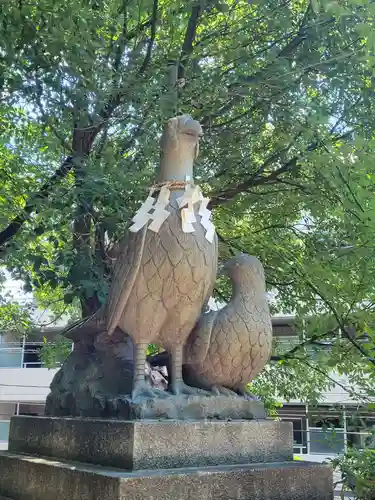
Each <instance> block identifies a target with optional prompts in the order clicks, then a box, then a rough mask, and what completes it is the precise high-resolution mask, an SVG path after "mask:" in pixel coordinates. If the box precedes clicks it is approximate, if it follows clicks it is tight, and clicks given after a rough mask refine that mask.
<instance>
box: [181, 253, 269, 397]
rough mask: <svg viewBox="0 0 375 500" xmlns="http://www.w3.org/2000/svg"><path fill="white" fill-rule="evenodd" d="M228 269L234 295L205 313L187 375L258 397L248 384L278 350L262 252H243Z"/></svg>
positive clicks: (187, 358)
mask: <svg viewBox="0 0 375 500" xmlns="http://www.w3.org/2000/svg"><path fill="white" fill-rule="evenodd" d="M222 273H223V274H226V275H227V276H228V277H229V278H230V280H231V282H232V288H233V295H232V298H231V300H230V302H229V303H228V304H227V305H226V306H225V307H223V308H222V309H220V310H219V311H210V312H208V313H203V314H202V315H201V316H200V318H199V320H198V322H197V324H196V326H195V327H194V329H193V331H192V332H191V334H190V336H189V338H188V340H187V343H186V346H185V352H184V380H185V382H186V383H188V384H189V385H192V386H195V387H199V388H201V389H206V390H211V391H214V392H216V393H217V394H226V395H233V393H237V394H240V395H243V396H245V397H249V398H250V399H252V396H251V394H250V393H248V392H247V390H246V386H247V384H248V383H249V382H250V381H251V380H253V379H254V378H255V377H256V376H257V375H258V374H259V373H260V372H261V370H262V369H263V367H264V366H265V364H266V363H267V362H268V360H269V358H270V355H271V349H272V323H271V316H270V312H269V308H268V301H267V297H266V286H265V278H264V270H263V266H262V264H261V263H260V261H259V260H258V259H257V258H256V257H253V256H250V255H247V254H241V255H238V256H235V257H233V258H231V259H230V260H228V261H227V262H226V263H225V264H224V266H223V268H222Z"/></svg>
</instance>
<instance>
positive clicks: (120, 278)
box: [66, 115, 217, 400]
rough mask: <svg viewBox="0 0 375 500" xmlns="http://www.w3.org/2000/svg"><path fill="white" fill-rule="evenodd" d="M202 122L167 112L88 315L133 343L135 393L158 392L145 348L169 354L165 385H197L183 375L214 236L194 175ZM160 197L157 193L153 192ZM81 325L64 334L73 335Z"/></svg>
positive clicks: (211, 279) (210, 283)
mask: <svg viewBox="0 0 375 500" xmlns="http://www.w3.org/2000/svg"><path fill="white" fill-rule="evenodd" d="M201 135H202V127H201V125H200V123H199V122H197V121H196V120H193V119H192V118H191V117H190V116H189V115H182V116H178V117H175V118H171V119H170V120H169V121H168V123H167V124H166V127H165V129H164V132H163V135H162V138H161V157H160V167H159V171H158V175H157V184H156V185H155V186H153V188H152V189H151V190H150V194H149V196H148V198H147V199H146V201H145V202H144V203H143V205H142V206H141V207H140V209H139V210H138V212H137V213H136V214H135V216H134V218H133V221H132V222H133V225H132V226H131V227H130V228H129V235H128V236H127V237H126V238H124V240H123V241H121V242H120V244H119V247H118V249H117V252H116V253H117V258H116V262H115V265H114V269H113V279H112V283H111V286H110V288H109V293H108V297H107V301H106V304H105V306H104V307H103V308H102V310H100V311H99V312H98V313H97V314H96V315H95V317H93V318H92V319H91V320H89V322H86V327H85V329H86V331H87V329H90V328H92V329H93V330H95V331H99V330H100V329H101V330H102V331H104V332H105V334H106V335H108V336H111V335H112V334H113V333H114V332H115V330H116V329H120V330H121V331H122V332H123V333H124V334H129V335H130V336H131V338H132V340H133V343H134V346H135V348H134V351H135V352H134V367H135V371H134V379H133V391H132V399H133V400H136V399H137V398H142V397H149V396H151V397H152V396H153V395H154V394H155V392H154V391H152V388H151V386H150V385H149V384H148V383H147V381H146V380H145V361H146V349H147V346H148V344H150V343H153V344H156V345H159V346H163V347H164V349H166V350H167V352H169V354H170V355H171V374H170V379H171V382H170V391H171V392H172V393H174V394H179V393H188V394H189V393H194V391H195V392H196V389H195V390H194V389H193V388H191V387H188V386H185V384H184V382H183V379H182V358H183V346H184V344H185V342H186V339H187V337H188V336H189V334H190V332H191V330H192V329H193V327H194V325H195V323H196V321H197V319H198V317H199V315H200V313H201V310H202V307H203V306H204V304H206V303H207V301H208V299H209V297H210V295H211V292H212V290H213V287H214V283H215V278H216V271H217V236H216V233H215V230H214V226H213V224H212V222H211V220H210V211H209V210H208V209H207V204H208V201H209V200H208V199H207V198H204V197H203V195H202V193H201V192H200V190H199V187H198V186H196V185H194V183H193V163H194V160H195V158H196V157H197V155H198V148H199V140H200V137H201ZM156 193H157V194H158V197H157V198H156V197H155V194H156ZM83 327H84V325H82V323H81V326H79V325H78V326H77V327H76V331H75V332H74V331H73V332H70V333H68V334H66V336H69V337H70V338H73V339H74V337H75V336H77V333H79V331H78V330H77V328H78V329H79V328H81V331H82V328H83Z"/></svg>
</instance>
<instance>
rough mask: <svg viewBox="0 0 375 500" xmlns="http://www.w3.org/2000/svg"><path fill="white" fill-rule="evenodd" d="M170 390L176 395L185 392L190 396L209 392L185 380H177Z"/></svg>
mask: <svg viewBox="0 0 375 500" xmlns="http://www.w3.org/2000/svg"><path fill="white" fill-rule="evenodd" d="M169 392H171V393H172V394H175V395H180V394H185V395H188V396H201V395H205V394H207V393H206V391H204V390H202V389H198V388H196V387H191V386H190V385H187V384H185V383H184V382H175V383H172V384H171V387H170V388H169Z"/></svg>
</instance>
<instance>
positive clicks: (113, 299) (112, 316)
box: [106, 225, 147, 335]
mask: <svg viewBox="0 0 375 500" xmlns="http://www.w3.org/2000/svg"><path fill="white" fill-rule="evenodd" d="M146 233H147V225H146V226H144V227H143V228H142V229H141V230H140V231H139V232H138V233H129V235H128V238H127V239H126V240H125V241H124V242H123V243H121V245H120V250H119V255H118V258H117V260H116V264H115V267H114V270H113V281H112V283H111V287H110V291H109V295H108V299H107V307H106V323H107V325H106V326H107V334H108V335H111V334H112V333H113V332H114V330H115V329H116V328H117V326H118V323H119V320H120V318H121V314H122V313H123V311H124V309H125V307H126V304H127V301H128V299H129V296H130V294H131V292H132V289H133V286H134V283H135V280H136V279H137V275H138V271H139V267H140V265H141V262H142V255H143V248H144V244H145V238H146Z"/></svg>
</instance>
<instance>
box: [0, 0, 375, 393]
mask: <svg viewBox="0 0 375 500" xmlns="http://www.w3.org/2000/svg"><path fill="white" fill-rule="evenodd" d="M374 17H375V3H374V1H369V0H337V1H336V0H311V1H310V0H252V1H250V0H197V1H192V2H180V1H178V0H175V1H172V0H75V1H74V2H73V1H71V0H67V1H65V2H54V1H53V0H41V1H39V2H38V3H35V2H31V1H30V0H22V1H20V2H15V1H13V0H4V1H3V3H2V10H1V13H0V176H1V181H2V182H1V186H0V252H1V253H0V257H1V262H2V264H3V265H4V266H5V267H6V268H7V269H8V270H10V271H11V272H12V273H13V275H14V276H15V277H18V278H21V279H22V280H24V282H25V287H26V289H27V290H29V291H33V293H34V295H35V296H36V297H37V299H38V300H39V302H40V303H41V304H43V305H46V306H47V305H48V304H49V303H50V304H51V308H53V310H54V312H55V313H56V315H59V314H63V313H69V314H77V311H80V312H81V314H83V315H87V314H90V313H92V312H93V311H95V310H96V309H97V308H98V307H99V306H100V304H101V303H102V302H103V301H104V300H105V297H106V293H107V290H108V285H109V281H110V273H111V262H112V260H111V255H112V253H113V252H114V251H115V250H116V243H117V242H118V240H119V238H120V237H121V236H122V235H123V234H125V232H126V228H127V226H128V224H129V222H130V219H131V216H132V214H133V213H134V210H135V209H136V208H137V207H138V206H139V203H140V201H142V200H143V199H144V197H145V194H146V192H147V188H148V187H149V186H150V184H151V183H152V182H153V172H154V168H155V165H156V164H157V161H158V138H159V135H160V131H161V128H162V125H163V123H164V122H165V120H166V119H167V118H169V117H171V116H172V115H175V114H176V113H190V114H192V115H193V116H194V117H195V118H196V119H198V120H200V121H201V123H202V124H203V126H204V129H205V137H204V140H203V142H202V147H201V153H200V157H199V159H198V163H197V166H196V180H197V181H198V182H199V183H200V184H201V186H202V188H203V190H204V192H205V193H206V194H207V195H208V196H210V198H211V208H212V210H213V214H214V219H215V224H216V227H217V231H218V236H219V240H220V257H221V259H225V258H226V257H228V256H230V255H232V254H233V253H236V252H238V251H246V252H248V253H250V254H254V255H257V256H258V257H260V258H261V260H262V262H263V263H264V265H265V269H266V276H267V283H268V287H269V290H270V291H271V292H272V293H273V296H274V301H273V304H272V308H273V312H275V313H276V312H279V313H280V312H282V313H284V314H295V315H296V318H297V319H296V328H297V331H298V332H299V334H300V338H299V343H298V344H297V345H295V346H290V347H289V348H288V347H287V348H286V349H284V350H283V351H281V352H279V353H277V355H275V358H274V361H275V363H276V364H275V363H274V364H271V365H270V366H269V369H267V370H266V371H265V372H264V374H262V376H261V377H260V378H259V380H257V381H256V383H255V385H256V387H255V389H256V390H258V392H259V393H261V394H264V395H267V397H271V396H272V397H273V396H276V394H283V395H284V397H287V398H290V399H293V398H294V397H296V396H298V397H303V398H305V399H307V398H312V399H314V400H316V399H318V398H319V392H320V391H321V390H322V389H324V388H325V387H329V386H330V384H332V383H333V382H332V380H330V379H329V378H327V376H326V373H327V372H329V371H332V370H335V371H336V372H338V373H340V374H345V375H348V376H349V378H350V380H351V385H352V386H354V385H356V386H357V387H360V391H359V392H358V391H357V397H358V399H361V400H362V401H363V394H366V395H367V396H366V397H367V398H368V397H370V396H371V395H372V396H373V395H374V390H375V389H374V383H373V380H374V365H375V329H374V324H375V323H374V321H373V314H374V307H375V289H374V286H373V283H374V282H375V262H374V257H373V256H374V233H375V210H374V209H375V197H374V181H375V167H374V162H373V158H374V153H375V135H374V130H375V118H374V117H375V113H374V110H375V93H374V82H375V70H374V68H375V55H374V53H375V23H374ZM216 293H217V294H218V295H220V296H221V297H223V296H224V297H225V296H227V294H228V288H227V284H226V283H220V282H219V283H218V287H217V290H216ZM322 347H324V349H323V350H322ZM301 380H302V381H303V383H301ZM347 389H348V391H353V389H352V388H350V387H349V388H347Z"/></svg>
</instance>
